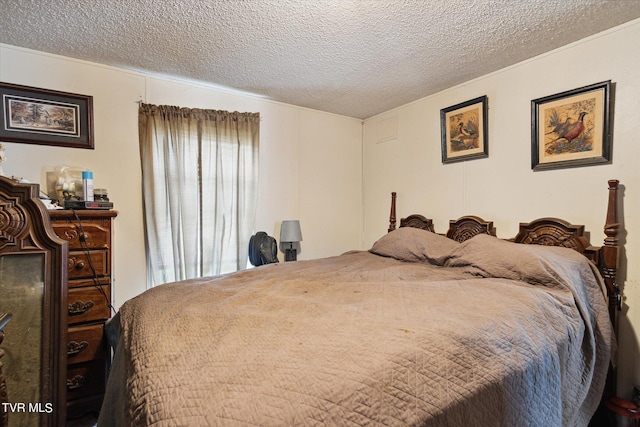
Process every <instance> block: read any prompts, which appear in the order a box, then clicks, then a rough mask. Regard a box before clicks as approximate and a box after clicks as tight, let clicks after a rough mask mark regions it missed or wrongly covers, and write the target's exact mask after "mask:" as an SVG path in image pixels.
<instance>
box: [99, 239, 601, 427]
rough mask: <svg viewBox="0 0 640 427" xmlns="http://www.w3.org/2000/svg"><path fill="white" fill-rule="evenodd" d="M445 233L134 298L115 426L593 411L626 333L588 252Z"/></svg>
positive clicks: (124, 316)
mask: <svg viewBox="0 0 640 427" xmlns="http://www.w3.org/2000/svg"><path fill="white" fill-rule="evenodd" d="M438 237H440V236H438ZM398 239H399V240H406V236H400V237H399V238H398ZM427 240H428V241H427V242H426V243H424V245H423V246H425V248H424V251H426V252H428V251H430V250H431V249H430V248H431V247H434V248H435V249H433V251H434V252H435V253H434V254H427V255H428V256H425V257H424V259H425V260H424V261H420V260H419V258H420V256H421V255H420V256H418V257H417V258H418V260H415V259H413V258H414V256H413V255H415V254H413V255H411V256H410V257H409V258H407V256H406V254H400V255H398V256H397V258H400V259H394V258H393V257H392V256H394V255H393V254H389V253H385V250H387V249H388V247H386V248H385V245H382V244H381V245H379V246H380V247H381V248H382V249H381V250H380V251H378V252H379V253H383V254H384V255H391V256H380V255H376V254H373V253H370V252H352V253H347V254H344V255H341V256H337V257H333V258H327V259H322V260H314V261H298V262H291V263H281V264H271V265H268V266H263V267H259V268H254V269H251V270H248V271H244V272H241V273H236V274H232V275H228V276H224V277H218V278H206V279H198V280H190V281H186V282H180V283H174V284H167V285H162V286H159V287H156V288H153V289H151V290H149V291H147V292H145V293H144V294H142V295H140V296H138V297H136V298H134V299H132V300H130V301H128V302H127V303H125V304H124V305H123V306H122V308H121V310H120V312H119V317H120V319H119V320H120V326H121V332H122V333H121V338H120V343H119V346H118V348H117V351H116V357H115V360H114V368H113V372H112V374H111V377H110V378H109V389H108V393H107V397H106V400H105V405H104V406H103V410H102V412H101V418H100V425H117V426H122V425H153V426H178V425H180V426H204V425H239V426H266V425H296V426H297V425H320V424H326V425H341V426H349V425H358V426H359V425H427V426H474V425H477V426H494V425H495V426H499V425H500V426H524V425H529V426H545V427H546V426H561V425H562V426H573V425H576V426H583V425H586V424H587V422H588V420H589V418H590V416H591V415H592V413H593V412H594V411H595V409H596V407H597V405H598V401H599V397H600V395H601V393H602V389H603V385H604V379H605V376H606V372H607V367H608V363H609V355H610V351H611V346H610V344H611V341H612V337H611V327H610V323H609V321H608V315H607V310H606V304H605V300H604V297H603V296H602V292H601V283H599V280H598V277H597V276H595V275H594V273H593V269H592V268H591V267H590V264H589V263H588V262H587V261H586V259H584V257H582V256H581V255H579V254H577V253H576V252H573V251H571V250H569V249H558V248H544V247H539V246H535V247H534V246H524V245H517V244H514V243H508V242H504V241H500V240H498V239H495V238H492V237H489V236H483V237H481V236H477V237H475V238H473V239H471V240H469V241H467V242H465V243H463V244H457V243H456V244H455V245H454V246H451V247H449V245H448V244H446V245H445V246H444V247H441V246H438V244H440V242H437V241H436V240H434V242H435V243H433V244H432V243H431V240H433V238H432V237H429V239H427ZM394 244H395V242H394ZM391 246H393V245H391ZM374 249H375V246H374ZM419 250H422V249H420V248H419ZM410 252H411V251H410ZM414 252H415V251H414ZM408 259H409V260H411V261H414V262H407V260H408Z"/></svg>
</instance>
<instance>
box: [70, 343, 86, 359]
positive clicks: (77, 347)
mask: <svg viewBox="0 0 640 427" xmlns="http://www.w3.org/2000/svg"><path fill="white" fill-rule="evenodd" d="M87 347H89V343H88V342H86V341H82V342H80V343H79V342H77V341H71V342H69V344H67V356H69V357H71V356H75V355H76V354H79V353H81V352H82V351H83V350H85V349H86V348H87Z"/></svg>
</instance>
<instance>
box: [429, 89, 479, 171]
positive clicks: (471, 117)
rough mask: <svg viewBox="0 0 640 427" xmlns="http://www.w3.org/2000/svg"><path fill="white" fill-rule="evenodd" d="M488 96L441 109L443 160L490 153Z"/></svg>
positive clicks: (451, 160)
mask: <svg viewBox="0 0 640 427" xmlns="http://www.w3.org/2000/svg"><path fill="white" fill-rule="evenodd" d="M487 123H488V117H487V97H486V96H481V97H479V98H475V99H472V100H470V101H466V102H463V103H460V104H456V105H453V106H451V107H448V108H444V109H442V110H440V133H441V139H442V163H453V162H459V161H463V160H471V159H478V158H482V157H488V156H489V139H488V132H487Z"/></svg>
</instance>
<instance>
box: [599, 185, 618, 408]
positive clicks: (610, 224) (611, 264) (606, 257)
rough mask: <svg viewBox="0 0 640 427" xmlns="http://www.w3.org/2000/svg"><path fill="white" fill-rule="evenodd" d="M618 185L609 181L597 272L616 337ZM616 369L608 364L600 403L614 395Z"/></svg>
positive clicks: (613, 365) (613, 364) (612, 364)
mask: <svg viewBox="0 0 640 427" xmlns="http://www.w3.org/2000/svg"><path fill="white" fill-rule="evenodd" d="M618 184H619V181H618V180H616V179H612V180H609V203H608V205H607V220H606V222H605V224H604V234H605V235H606V236H607V237H605V239H604V246H602V247H601V248H600V256H599V260H598V261H599V270H600V272H601V273H602V277H603V279H604V283H605V285H606V287H607V296H608V297H609V317H610V318H611V323H612V324H613V333H614V335H616V336H617V335H618V312H619V311H620V309H621V302H622V297H621V295H620V288H619V287H618V284H617V283H616V273H617V270H618V266H619V263H618V261H619V255H620V248H619V246H618V245H619V241H618V232H619V231H620V222H619V218H618ZM617 376H618V374H617V369H616V368H615V363H611V364H609V373H608V374H607V382H606V383H605V388H604V393H603V395H602V401H603V402H606V401H607V400H608V399H609V398H611V397H613V396H615V395H616V383H617Z"/></svg>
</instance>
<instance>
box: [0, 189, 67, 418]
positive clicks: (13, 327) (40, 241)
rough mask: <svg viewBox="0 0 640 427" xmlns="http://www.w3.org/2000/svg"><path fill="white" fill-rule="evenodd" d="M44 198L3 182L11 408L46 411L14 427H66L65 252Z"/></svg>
mask: <svg viewBox="0 0 640 427" xmlns="http://www.w3.org/2000/svg"><path fill="white" fill-rule="evenodd" d="M39 193H40V187H39V186H38V185H37V184H22V183H17V182H14V181H12V180H10V179H8V178H5V177H0V294H1V295H2V299H1V300H0V312H8V311H11V312H12V313H13V319H12V321H11V323H10V324H9V325H7V326H6V330H7V336H6V339H5V341H4V345H6V348H7V349H9V351H7V352H6V354H5V357H4V358H3V359H4V360H3V363H4V365H5V367H6V371H7V375H6V379H7V387H8V389H9V390H11V400H12V402H21V403H24V404H33V405H37V407H38V408H41V409H42V411H25V412H12V413H10V414H9V415H10V417H11V418H12V419H15V420H16V421H15V423H16V425H34V424H39V425H41V426H61V425H64V420H65V412H66V411H65V403H64V402H65V384H64V378H65V376H66V349H65V347H64V345H63V344H62V343H63V342H66V339H67V329H66V328H64V327H62V325H63V324H65V323H66V322H67V313H66V305H67V292H66V290H67V288H66V287H67V268H66V264H67V259H68V245H67V243H66V242H65V241H63V240H61V239H60V238H58V236H56V234H55V233H54V232H53V228H52V227H51V221H50V219H49V214H48V212H47V209H46V208H45V206H44V204H43V203H42V202H40V200H39V199H38V196H39ZM34 399H35V401H34ZM48 409H52V410H48Z"/></svg>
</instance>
